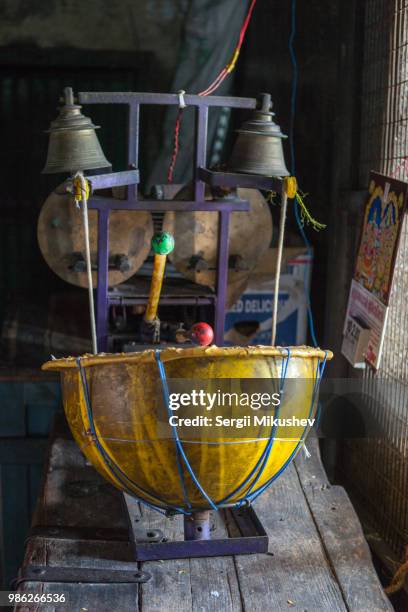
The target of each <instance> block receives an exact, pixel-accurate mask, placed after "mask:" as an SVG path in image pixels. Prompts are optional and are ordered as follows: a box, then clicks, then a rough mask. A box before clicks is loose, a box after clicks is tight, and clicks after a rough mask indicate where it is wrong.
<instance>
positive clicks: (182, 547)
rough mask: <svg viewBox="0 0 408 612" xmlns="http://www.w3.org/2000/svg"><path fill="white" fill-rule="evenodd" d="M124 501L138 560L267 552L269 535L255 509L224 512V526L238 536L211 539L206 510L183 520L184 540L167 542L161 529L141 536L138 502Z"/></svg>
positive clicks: (247, 508) (126, 497)
mask: <svg viewBox="0 0 408 612" xmlns="http://www.w3.org/2000/svg"><path fill="white" fill-rule="evenodd" d="M123 501H124V506H125V510H126V513H127V518H128V525H129V535H130V540H131V543H132V544H133V553H134V558H135V560H136V561H155V560H158V559H186V558H191V557H219V556H223V555H248V554H254V553H266V552H268V534H267V533H266V531H265V529H264V527H263V525H262V523H261V521H260V520H259V518H258V516H257V515H256V512H255V510H254V509H253V507H252V506H248V507H247V506H244V507H242V508H228V509H224V510H222V511H221V513H222V514H221V516H222V519H223V521H224V524H225V526H226V527H227V528H228V527H230V528H232V530H233V532H234V533H235V534H236V535H233V536H231V535H225V536H223V537H221V538H217V537H215V538H212V537H211V515H210V512H209V511H208V510H204V511H198V512H194V513H193V514H192V515H191V516H185V517H184V540H167V539H166V538H165V533H163V532H162V531H161V530H158V529H157V530H155V529H152V530H149V532H148V533H147V534H143V533H142V534H140V533H139V532H138V530H139V528H136V525H138V521H136V520H135V519H136V518H138V517H139V512H140V505H139V502H137V501H136V500H135V499H134V498H132V497H130V496H129V495H126V494H124V495H123ZM227 531H229V529H227ZM146 536H147V538H146Z"/></svg>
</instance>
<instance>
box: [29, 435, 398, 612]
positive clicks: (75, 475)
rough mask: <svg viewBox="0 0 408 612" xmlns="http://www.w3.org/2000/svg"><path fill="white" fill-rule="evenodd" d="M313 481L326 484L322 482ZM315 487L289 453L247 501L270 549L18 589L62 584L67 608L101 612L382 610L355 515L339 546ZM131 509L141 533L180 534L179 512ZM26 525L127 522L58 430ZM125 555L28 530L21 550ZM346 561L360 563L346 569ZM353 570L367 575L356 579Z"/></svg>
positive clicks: (83, 561) (102, 557) (118, 547)
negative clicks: (140, 580)
mask: <svg viewBox="0 0 408 612" xmlns="http://www.w3.org/2000/svg"><path fill="white" fill-rule="evenodd" d="M318 469H319V470H320V472H319V471H318ZM316 484H317V488H316ZM322 485H326V488H325V487H323V488H321V487H322ZM319 487H320V488H321V491H322V492H324V491H331V490H332V489H327V480H324V472H322V467H321V464H320V463H319V462H318V463H317V464H316V462H314V463H313V461H312V460H310V461H309V462H306V464H305V465H304V464H303V460H302V459H298V460H297V468H295V466H294V465H292V466H290V467H289V468H288V469H287V470H286V471H285V472H284V474H283V475H282V476H281V477H280V478H279V479H278V480H277V481H276V483H274V485H273V486H272V487H271V488H270V489H269V490H268V491H267V492H265V494H264V495H263V496H261V497H260V498H259V500H258V501H257V502H256V510H257V512H258V514H259V516H260V518H261V520H262V522H263V524H264V527H265V529H266V531H267V532H268V535H269V539H270V549H269V554H266V555H242V556H237V557H235V558H232V557H218V558H215V557H213V558H207V559H179V560H168V561H151V562H145V563H143V564H141V565H142V569H143V570H145V571H147V572H149V573H151V575H152V579H151V580H150V581H149V582H147V583H145V584H142V585H140V586H139V587H138V586H137V585H105V584H104V585H87V584H83V585H77V584H75V585H72V584H70V585H57V584H50V583H25V585H24V586H22V587H21V589H24V592H40V591H41V592H45V593H56V592H61V590H63V591H65V592H66V593H67V595H68V596H69V598H70V599H69V601H70V609H81V608H86V609H88V610H92V609H98V611H99V610H100V611H102V612H105V610H111V609H123V610H127V609H140V610H142V611H144V612H150V611H156V612H162V611H164V610H166V612H187V611H191V610H194V611H196V610H197V611H199V610H200V611H201V610H205V611H217V612H218V611H220V612H221V611H223V612H224V610H226V611H228V612H235V611H241V610H251V612H258V611H259V612H265V610H286V609H290V608H292V607H293V608H295V609H300V610H308V611H309V612H312V611H313V612H315V611H316V612H318V611H319V610H321V611H324V612H327V610H330V611H331V612H332V611H333V612H340V611H341V612H343V611H345V610H355V611H356V612H360V611H361V612H364V611H365V610H367V612H368V610H370V612H374V611H377V610H391V609H392V608H390V607H387V600H386V598H385V596H384V595H383V593H382V591H381V588H380V587H379V582H378V579H377V578H376V575H375V573H374V569H373V567H372V565H371V561H370V562H369V563H368V562H367V563H366V564H365V565H363V566H362V565H361V559H362V557H361V556H356V551H357V552H359V554H360V552H361V542H362V541H363V539H362V533H361V528H360V527H359V523H358V520H357V518H356V516H355V515H354V516H353V517H352V522H353V523H354V524H353V525H352V526H349V528H348V529H349V531H347V534H348V535H347V534H346V535H347V537H346V540H345V541H346V543H347V546H344V545H343V542H342V534H344V533H345V532H344V531H339V527H338V525H337V523H340V522H341V521H340V520H339V518H338V517H337V514H336V512H337V511H333V510H331V504H334V502H333V499H334V498H333V497H329V496H328V495H326V494H325V495H320V493H319V491H318V490H317V489H318V488H319ZM334 490H335V491H334V492H335V494H336V495H337V497H336V503H338V504H341V512H342V514H341V516H342V517H343V516H346V515H347V517H350V515H349V511H348V510H347V504H348V505H350V502H349V501H348V498H347V496H346V495H345V493H344V491H343V490H342V489H340V488H339V487H334ZM319 496H320V497H319ZM316 499H317V501H316ZM313 504H315V505H313ZM136 506H137V505H136ZM343 507H344V508H346V514H345V515H343ZM138 510H139V512H138V513H137V512H135V513H134V517H133V519H134V520H135V521H136V522H137V524H138V526H137V530H138V531H139V532H140V533H141V534H144V533H145V532H146V531H148V530H150V529H161V530H162V531H163V532H164V535H165V537H167V538H169V539H182V537H183V522H182V517H180V516H178V517H174V518H172V519H168V518H166V517H164V516H162V515H160V514H158V513H156V512H154V511H152V510H150V509H148V508H145V507H142V508H141V509H138ZM215 516H216V518H215V517H214V520H216V521H217V532H216V533H214V536H215V535H217V536H218V537H222V536H223V535H225V533H226V531H225V525H224V524H223V523H221V524H219V519H220V517H219V515H215ZM331 521H332V522H331ZM34 525H37V526H40V525H43V526H60V527H62V528H64V527H81V528H83V527H88V528H94V529H95V528H117V529H122V530H124V529H126V517H125V514H124V508H123V505H122V503H121V494H120V493H119V492H118V491H116V490H115V489H114V488H113V487H111V486H110V485H108V484H107V483H105V482H104V480H103V479H102V478H101V477H100V476H99V475H98V474H97V473H96V472H95V470H94V469H93V468H92V467H91V466H89V464H87V462H86V460H85V458H84V457H83V456H82V454H81V453H80V451H79V449H78V447H77V446H76V445H75V443H74V442H73V441H72V440H69V439H65V438H64V437H61V436H59V437H58V438H57V439H56V440H54V443H53V445H52V447H51V451H50V456H49V461H48V465H47V471H46V479H45V482H44V487H43V492H42V495H41V500H40V502H39V504H38V507H37V511H36V515H35V521H34ZM336 530H337V531H336ZM358 530H360V533H358ZM326 532H327V533H326ZM331 532H333V533H332V534H331ZM333 534H334V535H333ZM353 534H354V537H356V538H357V540H358V544H357V545H355V546H354V548H353V542H349V538H351V537H352V536H353ZM131 558H132V550H131V547H130V545H129V544H128V543H126V542H105V541H102V542H101V541H99V542H95V541H93V542H92V541H89V540H88V541H85V540H61V539H55V538H49V537H42V538H40V537H33V538H31V539H30V542H29V544H28V546H27V549H26V557H25V563H29V562H33V563H36V564H47V565H68V566H69V565H71V566H75V565H81V566H82V567H85V566H89V567H110V564H112V563H114V562H115V561H118V560H122V561H130V560H131ZM350 564H356V565H357V567H358V568H359V569H358V570H357V569H356V570H353V571H349V573H347V572H348V566H349V565H350ZM361 568H362V569H361ZM360 571H362V572H363V574H364V580H365V581H366V582H364V580H363V582H361V581H359V575H358V574H359V572H360ZM364 572H365V573H364ZM347 580H348V581H349V582H347ZM371 585H372V587H373V592H374V595H373V593H372V592H371V591H370V589H371ZM359 589H361V593H360V597H358V596H357V591H358V590H359ZM367 602H368V603H367ZM364 606H365V607H364ZM367 606H368V607H367ZM42 609H44V610H47V607H45V608H42ZM49 609H50V610H51V608H49ZM57 609H58V607H57ZM61 609H62V608H61ZM21 612H22V610H21Z"/></svg>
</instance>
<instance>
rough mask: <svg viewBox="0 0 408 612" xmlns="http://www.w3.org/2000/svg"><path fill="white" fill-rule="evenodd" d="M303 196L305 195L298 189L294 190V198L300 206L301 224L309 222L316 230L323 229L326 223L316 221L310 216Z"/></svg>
mask: <svg viewBox="0 0 408 612" xmlns="http://www.w3.org/2000/svg"><path fill="white" fill-rule="evenodd" d="M304 197H305V194H301V193H300V192H299V191H297V192H296V195H295V198H296V201H297V203H298V204H299V206H300V218H301V220H302V224H303V225H304V224H305V222H306V223H307V224H309V223H310V224H311V226H312V227H313V229H314V230H316V231H317V232H318V231H319V230H322V229H325V228H326V225H324V224H323V223H320V222H319V221H316V219H314V218H313V217H312V215H311V214H310V212H309V211H308V209H307V208H306V204H305V203H304V201H303V198H304Z"/></svg>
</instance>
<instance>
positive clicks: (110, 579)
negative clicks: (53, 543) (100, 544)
mask: <svg viewBox="0 0 408 612" xmlns="http://www.w3.org/2000/svg"><path fill="white" fill-rule="evenodd" d="M118 565H120V564H119V563H118V562H115V566H116V568H115V569H111V568H93V567H58V566H50V565H44V566H43V565H26V566H23V567H22V568H21V569H20V571H19V574H18V577H17V579H16V582H15V585H16V588H17V587H18V585H19V584H21V583H22V582H74V583H75V582H77V583H94V584H110V583H112V584H125V583H128V584H129V583H143V582H147V581H148V580H150V578H151V575H150V574H149V573H148V572H141V571H139V570H138V569H137V566H135V567H133V568H129V565H130V564H129V563H125V564H123V565H125V566H126V568H123V569H118V568H117V566H118Z"/></svg>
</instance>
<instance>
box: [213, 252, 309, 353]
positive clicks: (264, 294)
mask: <svg viewBox="0 0 408 612" xmlns="http://www.w3.org/2000/svg"><path fill="white" fill-rule="evenodd" d="M312 263H313V257H312V256H311V255H308V254H307V253H306V252H305V250H304V248H303V249H302V248H287V249H285V251H284V258H283V262H282V274H281V281H280V290H279V307H278V327H277V338H276V344H277V345H280V346H291V345H300V344H305V343H306V340H307V298H306V290H307V291H309V288H310V278H311V271H312ZM275 269H276V249H269V250H268V252H267V254H266V255H265V257H264V258H263V260H262V262H261V263H260V264H259V265H258V266H257V268H256V269H255V270H254V272H253V273H252V274H251V277H250V279H249V283H248V286H247V289H246V290H245V292H244V293H243V295H242V296H241V297H240V299H239V300H238V301H237V302H236V303H235V304H234V306H233V307H232V308H231V309H230V310H229V311H228V312H227V315H226V319H225V335H224V341H225V345H226V346H248V345H251V344H252V345H254V344H265V345H268V344H270V343H271V335H272V329H271V328H272V303H273V290H274V276H275Z"/></svg>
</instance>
